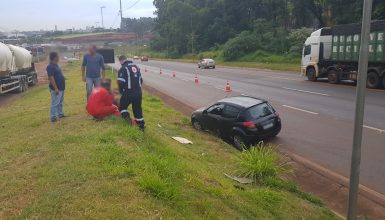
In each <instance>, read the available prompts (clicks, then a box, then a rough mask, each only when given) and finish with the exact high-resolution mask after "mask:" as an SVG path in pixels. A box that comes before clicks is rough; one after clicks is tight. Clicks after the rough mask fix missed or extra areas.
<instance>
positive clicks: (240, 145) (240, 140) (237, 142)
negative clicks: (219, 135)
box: [233, 134, 248, 150]
mask: <svg viewBox="0 0 385 220" xmlns="http://www.w3.org/2000/svg"><path fill="white" fill-rule="evenodd" d="M233 143H234V146H235V147H236V148H237V149H238V150H243V149H245V148H247V147H248V144H247V142H246V139H245V137H244V136H243V135H241V134H234V136H233Z"/></svg>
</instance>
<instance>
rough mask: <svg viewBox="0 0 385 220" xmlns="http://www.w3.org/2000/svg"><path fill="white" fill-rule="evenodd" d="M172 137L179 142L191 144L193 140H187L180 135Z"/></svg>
mask: <svg viewBox="0 0 385 220" xmlns="http://www.w3.org/2000/svg"><path fill="white" fill-rule="evenodd" d="M172 139H174V140H176V141H178V142H179V143H181V144H193V142H191V141H190V140H187V139H186V138H182V137H172Z"/></svg>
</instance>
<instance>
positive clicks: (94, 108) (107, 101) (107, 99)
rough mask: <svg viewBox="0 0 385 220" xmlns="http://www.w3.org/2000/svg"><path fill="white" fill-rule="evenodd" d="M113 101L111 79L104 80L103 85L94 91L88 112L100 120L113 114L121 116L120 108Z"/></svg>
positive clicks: (88, 105)
mask: <svg viewBox="0 0 385 220" xmlns="http://www.w3.org/2000/svg"><path fill="white" fill-rule="evenodd" d="M113 102H114V95H113V94H112V93H111V80H103V81H102V83H101V87H98V88H96V89H94V90H93V91H92V93H91V95H90V98H89V101H88V104H87V112H88V113H89V114H90V115H92V116H93V117H94V118H96V119H98V120H102V119H104V118H105V117H108V116H111V115H115V116H120V112H119V108H118V107H117V106H116V105H114V104H113Z"/></svg>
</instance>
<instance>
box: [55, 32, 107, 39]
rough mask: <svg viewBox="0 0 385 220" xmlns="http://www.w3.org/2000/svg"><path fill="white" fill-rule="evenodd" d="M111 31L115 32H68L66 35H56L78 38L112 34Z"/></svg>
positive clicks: (64, 37)
mask: <svg viewBox="0 0 385 220" xmlns="http://www.w3.org/2000/svg"><path fill="white" fill-rule="evenodd" d="M110 33H113V32H100V33H80V34H66V35H61V36H58V37H56V39H71V38H76V37H88V36H95V35H101V34H110Z"/></svg>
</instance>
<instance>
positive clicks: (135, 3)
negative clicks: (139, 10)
mask: <svg viewBox="0 0 385 220" xmlns="http://www.w3.org/2000/svg"><path fill="white" fill-rule="evenodd" d="M139 2H140V0H137V1H136V2H134V3H133V4H132V5H131V6H130V7H128V8H127V9H126V10H128V9H131V8H133V7H134V6H135V5H137V4H138V3H139Z"/></svg>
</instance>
